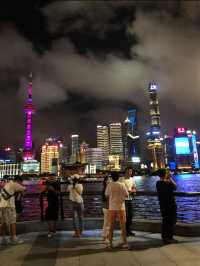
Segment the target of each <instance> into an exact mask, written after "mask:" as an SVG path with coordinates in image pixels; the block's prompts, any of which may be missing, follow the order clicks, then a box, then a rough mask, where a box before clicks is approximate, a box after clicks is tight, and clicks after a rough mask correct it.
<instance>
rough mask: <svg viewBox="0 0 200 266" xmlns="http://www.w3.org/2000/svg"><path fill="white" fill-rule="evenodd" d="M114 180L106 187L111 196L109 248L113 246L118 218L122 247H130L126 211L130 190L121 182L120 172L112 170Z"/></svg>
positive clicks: (108, 194)
mask: <svg viewBox="0 0 200 266" xmlns="http://www.w3.org/2000/svg"><path fill="white" fill-rule="evenodd" d="M111 177H112V182H110V183H109V184H108V186H107V187H106V191H105V195H106V196H107V197H109V210H108V215H109V225H110V228H109V248H112V240H113V231H114V226H115V221H116V219H117V218H118V220H119V222H120V227H121V233H122V239H123V245H122V247H124V248H126V249H127V248H128V244H127V239H126V226H125V224H126V212H125V199H126V198H127V197H128V191H127V189H126V187H125V185H124V184H123V183H121V182H119V173H117V172H112V174H111Z"/></svg>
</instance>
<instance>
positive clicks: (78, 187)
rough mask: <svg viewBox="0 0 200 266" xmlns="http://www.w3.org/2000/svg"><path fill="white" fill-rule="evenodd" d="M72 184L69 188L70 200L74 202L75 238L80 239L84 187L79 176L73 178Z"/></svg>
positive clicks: (75, 175)
mask: <svg viewBox="0 0 200 266" xmlns="http://www.w3.org/2000/svg"><path fill="white" fill-rule="evenodd" d="M71 180H72V181H71V182H72V184H70V185H69V186H68V191H69V199H70V200H71V202H72V216H73V227H74V236H73V237H80V236H81V234H82V232H83V211H84V205H83V197H82V194H83V185H82V184H80V183H79V175H78V174H74V175H73V176H72V177H71Z"/></svg>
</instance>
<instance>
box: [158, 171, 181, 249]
mask: <svg viewBox="0 0 200 266" xmlns="http://www.w3.org/2000/svg"><path fill="white" fill-rule="evenodd" d="M157 175H158V176H159V177H160V180H159V181H157V183H156V188H157V192H158V199H159V204H160V212H161V215H162V228H161V235H162V239H163V242H164V244H170V243H176V242H177V240H175V239H174V238H173V235H174V228H175V224H176V216H177V214H176V212H177V207H176V200H175V196H174V191H175V190H176V183H175V182H174V180H173V179H172V178H171V174H170V173H169V172H168V171H167V170H166V169H159V170H158V171H157Z"/></svg>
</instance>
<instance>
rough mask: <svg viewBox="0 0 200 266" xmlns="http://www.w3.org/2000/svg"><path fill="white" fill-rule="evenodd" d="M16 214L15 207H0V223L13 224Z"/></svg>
mask: <svg viewBox="0 0 200 266" xmlns="http://www.w3.org/2000/svg"><path fill="white" fill-rule="evenodd" d="M16 216H17V215H16V210H15V208H8V207H6V208H0V224H4V223H5V224H7V225H10V224H15V223H16Z"/></svg>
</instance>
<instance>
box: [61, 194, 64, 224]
mask: <svg viewBox="0 0 200 266" xmlns="http://www.w3.org/2000/svg"><path fill="white" fill-rule="evenodd" d="M60 217H61V220H64V208H63V195H62V192H60Z"/></svg>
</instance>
